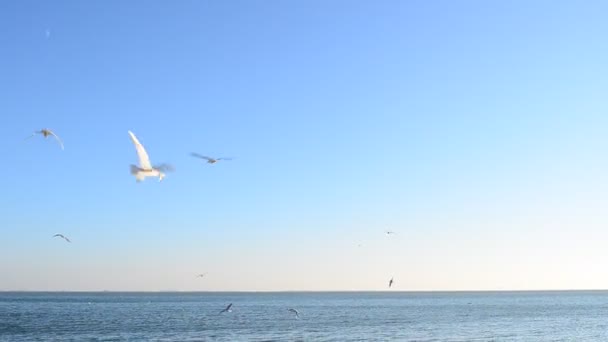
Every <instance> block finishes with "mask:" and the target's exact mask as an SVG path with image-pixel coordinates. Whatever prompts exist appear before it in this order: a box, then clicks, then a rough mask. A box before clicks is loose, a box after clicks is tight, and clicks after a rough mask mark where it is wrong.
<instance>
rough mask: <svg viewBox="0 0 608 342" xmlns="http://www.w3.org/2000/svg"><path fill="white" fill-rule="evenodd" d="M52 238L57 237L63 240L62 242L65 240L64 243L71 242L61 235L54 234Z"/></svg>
mask: <svg viewBox="0 0 608 342" xmlns="http://www.w3.org/2000/svg"><path fill="white" fill-rule="evenodd" d="M53 237H59V238H62V239H64V240H65V241H67V242H72V241H70V239H68V238H67V237H66V236H65V235H63V234H55V235H53Z"/></svg>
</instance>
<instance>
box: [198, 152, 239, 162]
mask: <svg viewBox="0 0 608 342" xmlns="http://www.w3.org/2000/svg"><path fill="white" fill-rule="evenodd" d="M190 155H191V156H193V157H196V158H200V159H205V160H206V161H207V163H209V164H215V163H217V162H218V161H220V160H232V158H211V157H207V156H202V155H200V154H198V153H194V152H192V153H190Z"/></svg>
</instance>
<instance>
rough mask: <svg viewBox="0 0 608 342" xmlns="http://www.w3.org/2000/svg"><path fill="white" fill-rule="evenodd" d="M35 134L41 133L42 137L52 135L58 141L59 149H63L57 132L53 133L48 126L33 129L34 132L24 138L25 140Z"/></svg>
mask: <svg viewBox="0 0 608 342" xmlns="http://www.w3.org/2000/svg"><path fill="white" fill-rule="evenodd" d="M36 134H42V136H43V137H45V138H48V137H49V136H52V137H54V138H55V139H57V142H58V143H59V145H60V146H61V149H62V150H63V142H62V141H61V139H59V137H58V136H57V134H55V133H53V131H51V130H50V129H48V128H43V129H41V130H39V131H35V132H34V133H32V135H30V136H29V137H27V138H25V140H27V139H29V138H31V137H33V136H35V135H36Z"/></svg>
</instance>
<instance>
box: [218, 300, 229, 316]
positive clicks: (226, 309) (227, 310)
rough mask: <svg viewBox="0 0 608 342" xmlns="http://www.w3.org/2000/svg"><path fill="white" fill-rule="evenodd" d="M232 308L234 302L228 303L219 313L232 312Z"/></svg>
mask: <svg viewBox="0 0 608 342" xmlns="http://www.w3.org/2000/svg"><path fill="white" fill-rule="evenodd" d="M230 308H232V303H230V304H228V306H227V307H226V308H225V309H224V310H222V311H220V313H219V315H221V314H223V313H224V312H232V310H231V309H230Z"/></svg>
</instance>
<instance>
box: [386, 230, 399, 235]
mask: <svg viewBox="0 0 608 342" xmlns="http://www.w3.org/2000/svg"><path fill="white" fill-rule="evenodd" d="M384 233H385V234H386V235H391V234H393V235H394V234H397V233H395V232H392V231H390V230H387V231H385V232H384Z"/></svg>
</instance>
